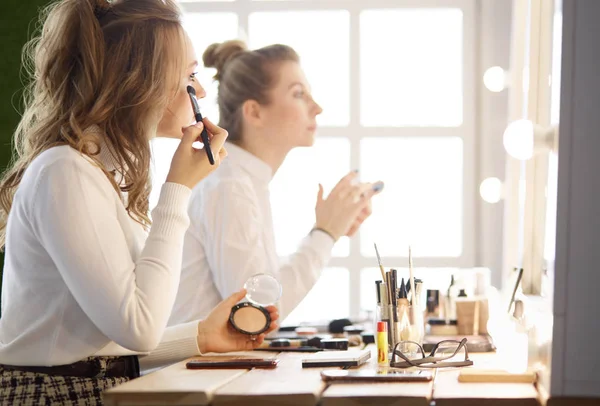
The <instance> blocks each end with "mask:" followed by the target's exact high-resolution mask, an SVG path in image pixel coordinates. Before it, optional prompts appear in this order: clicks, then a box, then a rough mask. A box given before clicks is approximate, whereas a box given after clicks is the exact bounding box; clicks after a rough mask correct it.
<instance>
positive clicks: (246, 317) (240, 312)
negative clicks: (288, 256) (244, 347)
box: [229, 274, 282, 335]
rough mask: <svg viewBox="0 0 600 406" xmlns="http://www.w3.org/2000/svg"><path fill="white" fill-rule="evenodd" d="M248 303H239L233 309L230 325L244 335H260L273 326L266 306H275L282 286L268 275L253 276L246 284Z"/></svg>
mask: <svg viewBox="0 0 600 406" xmlns="http://www.w3.org/2000/svg"><path fill="white" fill-rule="evenodd" d="M244 289H246V299H247V300H248V301H247V302H242V303H238V304H236V305H235V306H233V308H232V309H231V314H230V315H229V323H230V324H231V325H232V326H233V328H234V329H236V330H237V331H239V332H240V333H243V334H248V335H258V334H261V333H264V332H265V331H267V330H268V329H269V326H270V325H271V316H270V315H269V312H268V311H267V309H265V307H266V306H269V305H272V304H275V303H276V302H277V301H278V300H279V298H280V297H281V292H282V288H281V284H280V283H279V281H278V280H277V279H276V278H275V277H273V276H271V275H268V274H257V275H253V276H251V277H250V278H248V280H247V281H246V283H245V284H244Z"/></svg>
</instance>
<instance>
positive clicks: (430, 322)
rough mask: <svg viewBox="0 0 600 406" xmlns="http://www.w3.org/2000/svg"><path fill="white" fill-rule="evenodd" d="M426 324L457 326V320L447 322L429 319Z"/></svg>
mask: <svg viewBox="0 0 600 406" xmlns="http://www.w3.org/2000/svg"><path fill="white" fill-rule="evenodd" d="M427 324H429V325H431V326H446V325H448V326H457V325H458V320H456V319H450V320H448V321H446V320H445V319H429V320H427Z"/></svg>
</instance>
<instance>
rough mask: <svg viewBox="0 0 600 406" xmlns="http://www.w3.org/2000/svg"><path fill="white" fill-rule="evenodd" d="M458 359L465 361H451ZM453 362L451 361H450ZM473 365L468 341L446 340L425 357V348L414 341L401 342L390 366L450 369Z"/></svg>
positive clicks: (396, 346)
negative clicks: (468, 349)
mask: <svg viewBox="0 0 600 406" xmlns="http://www.w3.org/2000/svg"><path fill="white" fill-rule="evenodd" d="M455 357H458V358H459V359H463V357H464V360H463V361H455V360H451V359H452V358H455ZM449 360H451V361H449ZM470 365H473V361H471V360H470V359H469V352H468V351H467V339H466V338H463V339H462V340H461V341H457V340H444V341H440V342H439V343H437V344H436V345H435V347H433V350H432V351H431V353H429V355H427V356H426V355H425V351H424V350H423V347H422V346H421V345H420V344H419V343H415V342H414V341H400V342H398V343H397V344H396V345H395V346H394V351H393V352H392V359H391V361H390V366H391V367H394V368H409V367H419V368H450V367H467V366H470Z"/></svg>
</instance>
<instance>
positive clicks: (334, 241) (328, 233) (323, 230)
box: [309, 227, 337, 244]
mask: <svg viewBox="0 0 600 406" xmlns="http://www.w3.org/2000/svg"><path fill="white" fill-rule="evenodd" d="M316 230H319V231H322V232H324V233H325V234H327V235H328V236H330V237H331V239H332V240H333V243H334V244H335V243H336V242H337V240H336V238H335V237H334V236H333V235H332V234H331V233H330V232H329V231H327V230H325V229H322V228H320V227H314V228H313V229H312V230H310V233H309V234H312V233H313V231H316Z"/></svg>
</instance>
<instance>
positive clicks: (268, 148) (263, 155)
mask: <svg viewBox="0 0 600 406" xmlns="http://www.w3.org/2000/svg"><path fill="white" fill-rule="evenodd" d="M235 144H236V145H237V146H238V147H240V148H243V149H244V150H246V151H248V152H249V153H251V154H252V155H254V156H255V157H257V158H258V159H260V160H261V161H263V162H265V163H266V164H267V165H269V166H270V167H271V169H272V170H273V176H275V174H276V173H277V170H278V169H279V167H280V166H281V164H282V163H283V161H284V160H285V157H286V156H287V154H288V152H290V149H291V148H286V147H279V146H273V145H269V144H264V143H263V144H262V145H260V143H259V142H248V141H238V142H235Z"/></svg>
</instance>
